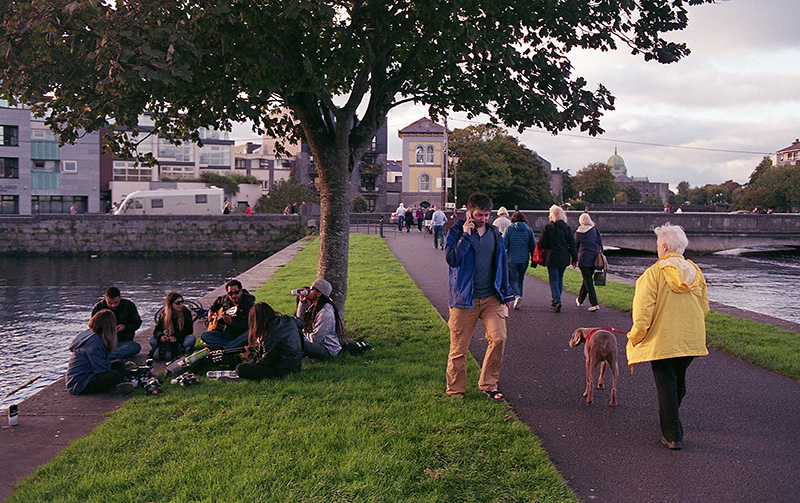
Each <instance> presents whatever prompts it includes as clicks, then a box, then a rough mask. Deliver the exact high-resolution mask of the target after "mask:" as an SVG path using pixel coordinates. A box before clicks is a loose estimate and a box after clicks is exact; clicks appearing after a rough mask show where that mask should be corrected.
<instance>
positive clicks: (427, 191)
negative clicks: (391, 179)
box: [397, 117, 450, 207]
mask: <svg viewBox="0 0 800 503" xmlns="http://www.w3.org/2000/svg"><path fill="white" fill-rule="evenodd" d="M448 133H450V131H448ZM397 135H398V136H399V137H400V138H401V139H402V140H403V162H402V165H403V188H402V192H401V194H400V200H401V201H402V202H403V204H404V205H405V206H406V207H410V206H416V205H419V204H424V203H428V204H429V205H434V204H441V202H442V191H443V190H444V188H443V187H444V186H445V185H446V184H445V183H443V181H442V166H443V165H442V154H443V151H444V141H445V128H444V127H443V126H440V125H439V124H436V123H435V122H433V121H431V120H430V119H428V118H426V117H423V118H422V119H420V120H418V121H416V122H414V123H413V124H410V125H408V126H406V127H404V128H403V129H401V130H399V131H398V132H397Z"/></svg>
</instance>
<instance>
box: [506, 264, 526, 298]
mask: <svg viewBox="0 0 800 503" xmlns="http://www.w3.org/2000/svg"><path fill="white" fill-rule="evenodd" d="M527 270H528V263H527V262H522V263H520V264H517V263H513V262H509V263H508V282H509V283H511V290H512V291H513V292H514V295H516V296H517V297H522V288H523V286H524V284H525V271H527Z"/></svg>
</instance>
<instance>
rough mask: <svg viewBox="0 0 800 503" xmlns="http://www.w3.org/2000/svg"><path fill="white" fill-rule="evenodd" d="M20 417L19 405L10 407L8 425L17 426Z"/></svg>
mask: <svg viewBox="0 0 800 503" xmlns="http://www.w3.org/2000/svg"><path fill="white" fill-rule="evenodd" d="M18 416H19V409H18V408H17V404H13V405H9V406H8V425H9V426H16V425H17V421H18V419H19V418H18Z"/></svg>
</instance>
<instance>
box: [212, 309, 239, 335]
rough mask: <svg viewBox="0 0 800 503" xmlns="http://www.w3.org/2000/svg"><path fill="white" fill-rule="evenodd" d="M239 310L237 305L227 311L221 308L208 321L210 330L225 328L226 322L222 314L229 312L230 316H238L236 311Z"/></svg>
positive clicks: (222, 329)
mask: <svg viewBox="0 0 800 503" xmlns="http://www.w3.org/2000/svg"><path fill="white" fill-rule="evenodd" d="M238 310H239V308H238V307H237V306H233V307H229V308H228V310H227V311H226V310H225V309H224V308H222V307H221V308H219V311H217V312H216V313H213V314H212V315H211V320H210V321H209V322H208V331H209V332H210V331H211V330H219V331H224V330H225V322H224V321H222V315H223V314H227V315H228V316H236V312H237V311H238Z"/></svg>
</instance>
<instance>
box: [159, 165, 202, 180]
mask: <svg viewBox="0 0 800 503" xmlns="http://www.w3.org/2000/svg"><path fill="white" fill-rule="evenodd" d="M160 170H161V176H162V177H164V178H194V165H193V164H192V165H190V166H170V165H162V166H161V167H160Z"/></svg>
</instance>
